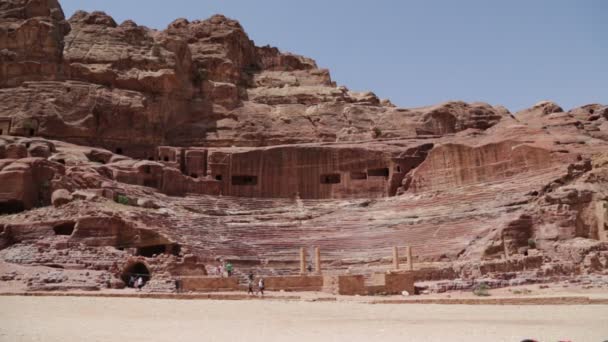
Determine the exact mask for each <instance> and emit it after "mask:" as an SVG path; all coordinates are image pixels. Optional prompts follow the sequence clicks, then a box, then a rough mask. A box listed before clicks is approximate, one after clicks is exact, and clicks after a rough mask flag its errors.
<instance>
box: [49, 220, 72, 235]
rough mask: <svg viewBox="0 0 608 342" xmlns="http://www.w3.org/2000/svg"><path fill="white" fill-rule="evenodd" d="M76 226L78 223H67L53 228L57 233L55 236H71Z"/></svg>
mask: <svg viewBox="0 0 608 342" xmlns="http://www.w3.org/2000/svg"><path fill="white" fill-rule="evenodd" d="M74 226H76V222H66V223H62V224H60V225H58V226H55V227H53V231H54V232H55V235H68V236H69V235H72V233H73V232H74Z"/></svg>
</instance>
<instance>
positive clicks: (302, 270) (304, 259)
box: [300, 247, 306, 274]
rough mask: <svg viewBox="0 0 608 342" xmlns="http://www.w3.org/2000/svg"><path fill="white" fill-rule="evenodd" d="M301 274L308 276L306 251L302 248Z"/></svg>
mask: <svg viewBox="0 0 608 342" xmlns="http://www.w3.org/2000/svg"><path fill="white" fill-rule="evenodd" d="M300 274H306V249H305V248H304V247H300Z"/></svg>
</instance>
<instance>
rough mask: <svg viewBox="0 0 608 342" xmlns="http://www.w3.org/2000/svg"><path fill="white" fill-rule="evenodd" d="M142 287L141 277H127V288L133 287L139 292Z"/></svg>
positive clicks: (142, 279)
mask: <svg viewBox="0 0 608 342" xmlns="http://www.w3.org/2000/svg"><path fill="white" fill-rule="evenodd" d="M144 285H145V282H144V278H142V277H141V276H139V277H135V276H133V275H132V276H130V277H129V287H134V288H137V291H141V288H142V287H144Z"/></svg>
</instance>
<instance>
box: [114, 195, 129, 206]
mask: <svg viewBox="0 0 608 342" xmlns="http://www.w3.org/2000/svg"><path fill="white" fill-rule="evenodd" d="M116 202H117V203H120V204H122V205H129V197H127V196H124V195H118V196H117V197H116Z"/></svg>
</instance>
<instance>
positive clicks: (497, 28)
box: [60, 0, 608, 112]
mask: <svg viewBox="0 0 608 342" xmlns="http://www.w3.org/2000/svg"><path fill="white" fill-rule="evenodd" d="M60 2H61V4H62V6H63V9H64V11H65V13H66V16H67V17H69V16H71V15H72V14H73V13H74V11H76V10H77V9H83V10H87V11H92V10H102V11H105V12H106V13H108V14H110V15H111V16H113V17H114V19H115V20H116V21H117V22H118V23H121V22H122V21H123V20H125V19H132V20H134V21H135V22H137V23H138V24H140V25H145V26H148V27H151V28H156V29H164V28H165V27H166V26H167V25H168V24H169V23H170V22H172V21H173V20H174V19H176V18H180V17H185V18H188V19H190V20H194V19H205V18H208V17H209V16H211V15H213V14H216V13H221V14H224V15H226V16H228V17H231V18H234V19H237V20H239V21H240V22H241V24H242V25H243V27H244V28H245V30H246V31H247V33H248V34H249V37H250V38H251V39H253V40H254V41H255V43H256V44H257V45H267V44H270V45H273V46H277V47H279V48H280V49H281V50H282V51H290V52H293V53H297V54H301V55H305V56H307V57H311V58H314V59H315V60H316V61H317V64H318V65H319V66H320V67H324V68H329V69H330V70H331V74H332V78H333V79H334V80H335V81H336V82H337V83H338V84H339V85H346V86H347V87H348V88H349V89H351V90H371V91H373V92H375V93H376V94H377V95H378V96H379V97H381V98H389V99H391V101H393V103H395V104H397V105H399V106H402V107H417V106H423V105H430V104H435V103H439V102H443V101H447V100H464V101H484V102H488V103H490V104H493V105H499V104H500V105H504V106H506V107H507V108H509V109H510V110H511V111H512V112H515V111H517V110H520V109H523V108H526V107H530V106H532V105H534V104H535V103H536V102H538V101H540V100H545V99H549V100H553V101H555V102H557V103H558V104H559V105H561V106H562V107H564V108H565V109H570V108H572V107H575V106H580V105H583V104H588V103H595V102H599V103H603V104H608V1H603V0H588V1H584V0H583V1H575V0H569V1H568V0H542V1H541V0H508V1H488V0H459V1H452V0H445V1H439V0H424V1H423V0H412V1H405V0H374V1H371V0H369V1H363V0H306V1H303V0H255V1H254V0H173V1H167V0H145V1H140V0H138V1H135V0H86V1H85V0H60Z"/></svg>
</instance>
